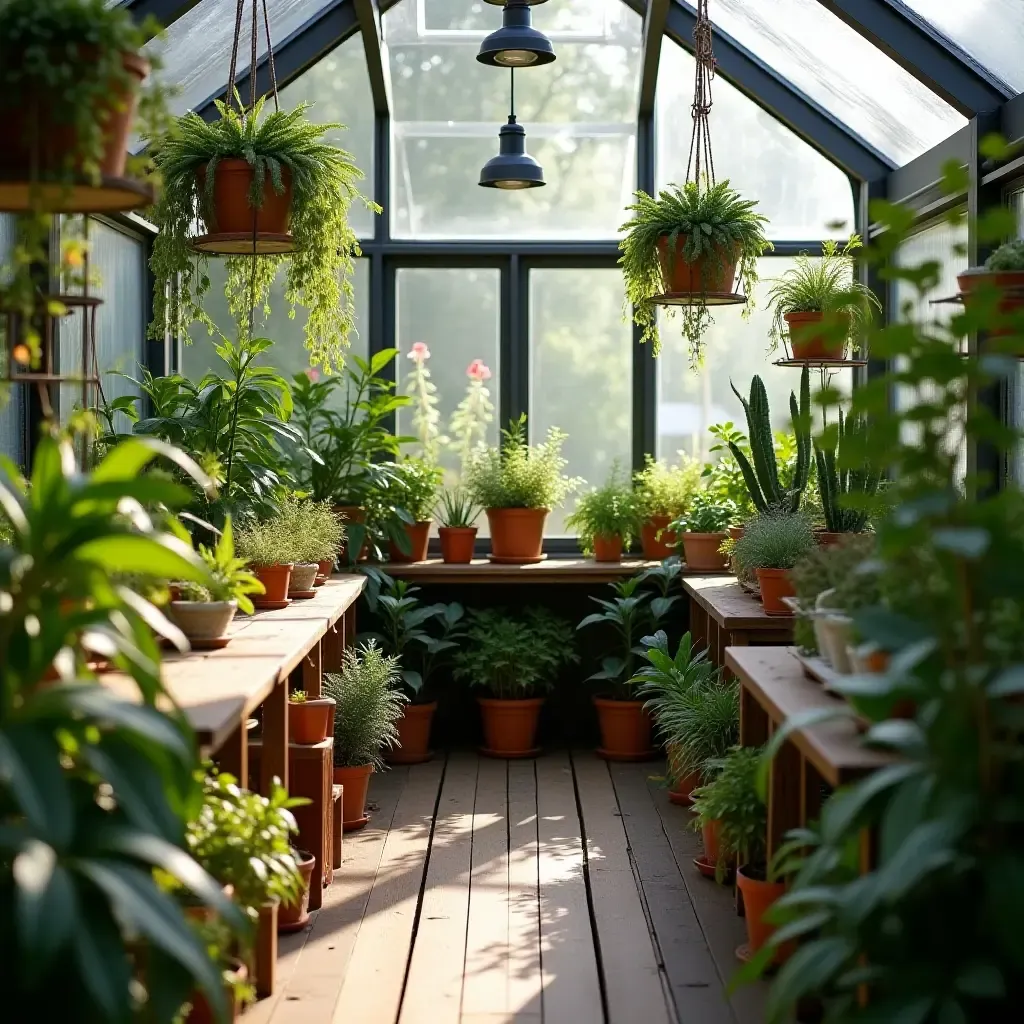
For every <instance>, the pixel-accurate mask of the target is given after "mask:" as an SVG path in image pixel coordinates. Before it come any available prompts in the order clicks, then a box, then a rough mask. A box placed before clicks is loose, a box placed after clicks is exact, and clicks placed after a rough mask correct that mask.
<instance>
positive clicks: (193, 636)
mask: <svg viewBox="0 0 1024 1024" xmlns="http://www.w3.org/2000/svg"><path fill="white" fill-rule="evenodd" d="M237 610H238V604H237V602H235V601H172V602H171V603H170V604H169V605H168V607H167V617H168V618H169V619H170V620H171V622H173V623H174V624H175V625H176V626H177V627H178V629H180V630H181V631H182V633H184V634H185V636H187V637H188V638H189V640H217V639H219V638H220V637H222V636H223V635H224V634H225V633H226V632H227V628H228V626H230V625H231V620H232V619H233V618H234V617H235V612H236V611H237Z"/></svg>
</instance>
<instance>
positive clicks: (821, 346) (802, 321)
mask: <svg viewBox="0 0 1024 1024" xmlns="http://www.w3.org/2000/svg"><path fill="white" fill-rule="evenodd" d="M839 316H841V314H839V315H838V316H837V315H833V317H832V318H831V320H830V322H829V323H828V324H825V323H824V322H823V321H824V319H825V314H824V313H822V312H820V311H819V312H816V313H786V314H784V319H785V321H786V323H787V324H788V325H789V347H790V348H791V349H792V350H793V358H794V359H842V358H843V354H844V352H845V350H846V334H845V332H843V331H842V329H841V328H840V327H839V322H840V321H839Z"/></svg>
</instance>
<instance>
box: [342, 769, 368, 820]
mask: <svg viewBox="0 0 1024 1024" xmlns="http://www.w3.org/2000/svg"><path fill="white" fill-rule="evenodd" d="M372 772H373V765H372V764H357V765H351V766H350V765H345V766H341V767H339V766H338V765H335V766H334V781H335V782H337V783H339V784H340V785H342V786H344V787H345V790H344V792H343V793H342V794H341V819H342V827H343V828H344V830H345V831H346V832H355V831H356V829H360V828H362V827H363V826H364V825H365V824H366V823H367V822H368V821H369V820H370V818H369V816H368V815H367V813H366V792H367V790H368V789H369V788H370V774H371V773H372Z"/></svg>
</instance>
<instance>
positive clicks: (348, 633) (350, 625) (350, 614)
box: [343, 603, 356, 647]
mask: <svg viewBox="0 0 1024 1024" xmlns="http://www.w3.org/2000/svg"><path fill="white" fill-rule="evenodd" d="M343 620H344V630H345V637H344V644H345V646H346V647H352V646H353V645H354V644H355V642H356V606H355V604H354V603H353V604H351V605H349V607H348V609H347V610H346V611H345V615H344V617H343Z"/></svg>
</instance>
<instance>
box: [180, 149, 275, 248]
mask: <svg viewBox="0 0 1024 1024" xmlns="http://www.w3.org/2000/svg"><path fill="white" fill-rule="evenodd" d="M210 164H211V165H213V164H214V161H212V160H211V161H210ZM207 174H208V167H200V168H199V170H198V171H197V172H196V177H197V185H198V188H199V190H200V193H201V194H204V195H209V196H210V197H211V198H210V205H209V221H208V226H209V228H210V232H211V233H210V234H208V235H202V236H200V237H198V238H196V239H194V240H193V242H192V246H193V248H195V249H196V250H197V251H199V252H208V253H219V254H232V255H236V254H243V253H249V252H254V251H255V252H259V253H285V252H291V251H292V250H293V249H294V248H295V240H294V239H293V238H292V236H291V234H290V233H289V228H290V227H291V221H292V197H293V189H292V172H291V169H290V168H288V167H282V168H281V186H282V187H281V191H280V192H278V191H277V190H276V188H275V186H274V182H273V180H272V179H271V178H270V177H269V176H265V177H264V179H263V183H262V187H261V188H260V189H259V192H258V196H259V201H258V202H257V203H256V204H253V202H252V199H251V196H252V193H253V189H254V187H255V179H256V170H255V168H254V167H253V165H252V164H250V163H249V162H248V161H247V160H242V159H227V160H218V161H216V164H215V167H214V171H213V186H212V191H211V192H207V184H206V178H207Z"/></svg>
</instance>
